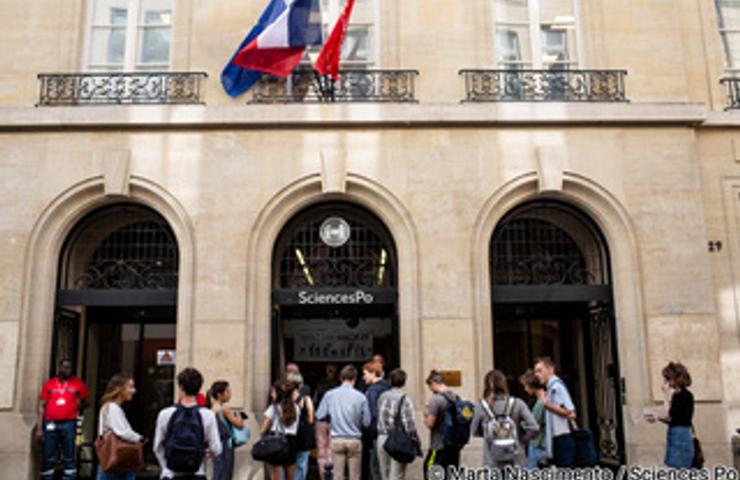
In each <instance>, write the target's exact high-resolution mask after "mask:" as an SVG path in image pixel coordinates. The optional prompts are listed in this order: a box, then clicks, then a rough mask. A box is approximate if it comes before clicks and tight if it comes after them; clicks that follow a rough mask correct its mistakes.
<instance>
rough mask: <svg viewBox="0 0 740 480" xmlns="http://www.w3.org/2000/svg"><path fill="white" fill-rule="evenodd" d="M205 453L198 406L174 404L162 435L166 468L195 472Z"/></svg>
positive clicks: (177, 471)
mask: <svg viewBox="0 0 740 480" xmlns="http://www.w3.org/2000/svg"><path fill="white" fill-rule="evenodd" d="M205 453H206V443H205V434H204V432H203V419H202V418H201V416H200V407H198V406H193V407H185V406H183V405H180V404H177V405H175V412H174V413H173V414H172V416H171V417H170V421H169V423H167V434H166V435H165V437H164V457H165V459H166V460H167V468H169V469H170V470H172V471H173V472H176V473H195V472H197V471H198V469H199V468H200V465H201V463H203V458H204V456H205Z"/></svg>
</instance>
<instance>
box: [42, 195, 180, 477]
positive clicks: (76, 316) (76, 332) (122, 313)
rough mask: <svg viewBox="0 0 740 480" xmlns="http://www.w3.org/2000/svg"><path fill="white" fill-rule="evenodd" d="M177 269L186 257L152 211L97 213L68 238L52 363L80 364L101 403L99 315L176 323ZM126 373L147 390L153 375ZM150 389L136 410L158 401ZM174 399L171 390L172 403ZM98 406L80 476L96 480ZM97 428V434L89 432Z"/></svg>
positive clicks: (127, 207)
mask: <svg viewBox="0 0 740 480" xmlns="http://www.w3.org/2000/svg"><path fill="white" fill-rule="evenodd" d="M178 267H179V252H178V246H177V241H176V239H175V236H174V234H173V232H172V229H171V228H170V226H169V225H168V224H167V222H166V220H165V219H164V218H162V217H161V216H160V215H159V214H157V213H156V212H154V211H153V210H151V209H149V208H146V207H144V206H140V205H134V204H119V205H113V206H107V207H102V208H100V209H98V210H95V211H93V212H91V213H90V214H89V215H87V216H86V217H85V218H83V219H82V220H81V221H80V222H79V223H78V224H77V225H76V226H75V228H74V229H73V230H72V232H71V233H70V234H69V236H68V237H67V239H66V241H65V244H64V247H63V249H62V252H61V255H60V258H59V276H58V282H57V285H58V289H57V297H56V312H57V313H56V319H55V324H54V332H53V342H54V344H53V348H52V358H53V359H54V360H56V359H59V358H61V357H63V356H64V357H71V358H73V359H75V360H81V361H82V364H81V365H79V364H78V365H77V370H78V373H79V374H80V376H81V377H82V378H83V379H85V381H86V383H87V384H88V386H89V387H91V389H92V390H94V391H96V397H98V398H99V397H100V395H101V394H102V392H101V391H100V390H101V389H103V388H104V386H105V384H106V382H107V380H108V377H109V376H110V375H111V372H109V371H107V370H105V369H102V367H101V368H98V367H100V365H98V363H100V362H96V360H95V358H94V357H90V356H89V355H88V346H89V345H88V343H89V339H90V338H91V337H90V333H91V328H93V327H94V325H96V324H100V323H101V318H100V312H101V311H104V312H106V313H105V315H103V316H104V317H105V318H104V319H103V320H102V321H105V322H108V323H110V324H111V325H115V326H117V327H120V326H121V325H123V324H124V323H125V324H137V325H138V324H140V323H142V322H144V321H145V318H144V317H145V316H147V315H149V314H150V313H151V312H154V311H160V310H162V311H165V312H166V314H165V315H164V316H163V318H161V319H159V320H158V321H159V322H162V323H169V324H174V323H175V321H176V313H175V307H176V303H177V283H178ZM94 312H98V313H97V314H96V313H94ZM142 328H143V327H142ZM119 340H120V339H119ZM105 341H106V342H111V344H110V345H106V346H107V347H109V350H108V351H106V352H107V353H110V352H115V347H116V345H117V344H116V343H115V342H116V340H115V338H113V337H106V338H105ZM170 348H174V347H170ZM88 365H92V366H94V367H95V368H94V369H93V370H94V371H95V372H96V373H91V372H90V371H87V366H88ZM116 368H119V367H116ZM103 370H105V371H103ZM53 371H54V365H53V364H52V372H53ZM127 373H129V374H133V375H134V377H135V381H136V383H137V385H139V386H140V387H144V386H145V385H144V383H145V382H144V381H143V380H144V379H145V378H147V377H146V375H144V374H143V373H142V370H141V368H140V365H136V368H135V370H134V371H130V372H127ZM144 391H145V388H141V392H140V394H139V396H138V397H137V399H136V400H135V402H134V403H135V404H136V405H140V404H141V405H143V404H147V403H151V402H152V399H151V398H144V397H146V396H147V395H146V393H145V392H144ZM172 393H173V390H172V388H170V389H169V391H168V392H167V394H168V395H169V397H170V398H169V400H168V403H169V402H171V401H172V398H171V397H172ZM160 403H161V402H160ZM97 408H98V405H97V402H95V401H94V402H93V407H92V408H91V410H90V411H88V412H86V417H90V414H92V417H90V418H86V420H85V422H84V427H83V432H86V433H84V434H83V441H82V444H81V445H80V448H79V450H78V465H79V472H78V473H79V476H80V478H92V477H93V476H94V474H95V457H94V454H93V448H92V440H93V439H94V432H96V431H97V425H96V424H97V415H96V414H95V413H96V412H97ZM138 413H140V412H137V414H138ZM148 423H151V422H148ZM91 424H94V425H93V428H89V427H90V425H91ZM139 428H140V430H141V431H143V432H146V430H143V427H141V426H139ZM90 432H93V433H90ZM147 460H148V461H149V463H150V464H151V467H152V468H151V469H150V470H151V471H150V473H152V472H153V475H154V476H155V477H156V473H157V472H156V466H155V463H156V462H154V459H153V458H151V456H149V457H148V458H147ZM142 475H144V474H143V473H142ZM140 477H141V478H144V477H143V476H141V475H140Z"/></svg>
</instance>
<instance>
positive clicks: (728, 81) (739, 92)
mask: <svg viewBox="0 0 740 480" xmlns="http://www.w3.org/2000/svg"><path fill="white" fill-rule="evenodd" d="M720 83H723V84H724V85H725V86H726V87H727V106H725V110H735V109H740V77H739V78H732V77H728V78H723V79H722V80H720Z"/></svg>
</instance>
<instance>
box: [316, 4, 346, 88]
mask: <svg viewBox="0 0 740 480" xmlns="http://www.w3.org/2000/svg"><path fill="white" fill-rule="evenodd" d="M354 6H355V0H347V5H345V6H344V11H343V12H342V14H341V15H340V16H339V19H338V20H337V23H336V24H335V25H334V28H333V29H332V31H331V35H329V39H328V40H327V41H326V43H324V47H323V48H322V49H321V53H319V58H317V59H316V64H315V65H314V69H315V70H316V71H317V72H319V73H320V74H322V75H331V78H333V79H334V80H336V79H338V78H339V59H340V57H341V56H342V43H344V37H346V36H347V27H348V26H349V16H350V15H352V7H354Z"/></svg>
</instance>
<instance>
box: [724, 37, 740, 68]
mask: <svg viewBox="0 0 740 480" xmlns="http://www.w3.org/2000/svg"><path fill="white" fill-rule="evenodd" d="M722 43H723V44H724V47H725V67H726V68H740V33H731V32H727V33H723V34H722Z"/></svg>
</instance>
